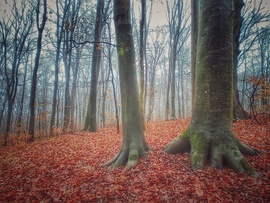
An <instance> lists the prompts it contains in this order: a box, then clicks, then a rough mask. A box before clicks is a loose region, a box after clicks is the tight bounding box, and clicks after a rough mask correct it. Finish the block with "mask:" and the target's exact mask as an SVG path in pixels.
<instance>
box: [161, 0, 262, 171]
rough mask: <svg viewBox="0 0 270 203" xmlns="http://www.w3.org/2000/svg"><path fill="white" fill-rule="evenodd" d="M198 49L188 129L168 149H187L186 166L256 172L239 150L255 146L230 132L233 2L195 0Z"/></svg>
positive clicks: (251, 150)
mask: <svg viewBox="0 0 270 203" xmlns="http://www.w3.org/2000/svg"><path fill="white" fill-rule="evenodd" d="M199 8H200V9H199V30H198V50H197V51H198V52H197V53H198V54H197V61H196V79H195V95H194V106H193V111H192V120H191V123H190V125H189V127H188V129H187V130H186V131H185V132H184V133H182V134H181V135H180V136H179V137H178V138H177V139H175V140H174V141H172V142H171V143H170V144H169V145H168V146H167V147H166V148H165V151H166V152H167V153H170V154H175V153H179V152H186V151H189V150H190V162H191V167H192V169H194V170H196V169H202V168H204V166H205V165H206V163H207V159H209V163H210V165H211V166H213V167H216V168H223V166H224V164H226V165H228V166H229V167H231V168H233V169H234V170H235V171H240V172H245V173H248V174H250V175H254V176H256V175H257V173H256V172H255V170H254V169H253V168H252V167H251V166H250V164H249V163H248V162H247V161H246V159H245V158H244V156H243V155H242V153H243V154H248V155H256V154H257V151H256V150H253V149H251V148H249V147H247V146H246V145H244V144H242V143H241V142H240V141H239V140H238V139H237V138H236V137H235V136H234V134H233V129H232V99H233V72H232V71H233V18H234V16H233V15H234V12H233V6H232V3H231V1H228V0H219V1H216V0H201V1H200V3H199Z"/></svg>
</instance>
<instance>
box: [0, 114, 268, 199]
mask: <svg viewBox="0 0 270 203" xmlns="http://www.w3.org/2000/svg"><path fill="white" fill-rule="evenodd" d="M261 122H262V124H257V123H255V122H253V123H252V120H242V121H239V122H236V123H234V131H235V134H236V135H237V136H238V137H239V138H240V140H242V141H243V142H244V143H245V144H247V145H249V146H251V147H253V148H256V149H258V150H259V151H261V154H260V155H258V156H255V157H246V158H247V160H248V161H249V162H250V163H251V164H252V166H254V168H255V169H256V170H257V172H258V173H259V175H260V176H259V177H258V178H253V177H249V176H247V175H245V174H241V173H236V172H234V171H232V170H231V169H227V168H226V169H223V170H217V169H214V168H212V167H207V168H205V169H204V170H199V171H192V170H191V168H190V163H189V155H188V154H178V155H168V154H166V153H164V152H163V151H162V149H163V148H164V147H165V146H166V145H167V144H168V143H169V142H170V141H171V140H172V139H174V138H175V137H176V136H177V135H178V134H179V133H180V132H182V131H183V130H185V128H186V127H187V125H188V123H189V119H184V120H175V121H162V122H161V121H160V122H151V123H149V124H147V126H146V131H145V136H146V139H147V142H148V143H149V146H150V147H151V151H149V152H148V153H147V156H146V157H145V158H141V159H140V162H139V165H138V166H136V167H135V168H133V169H132V170H129V171H124V168H119V169H116V170H114V171H109V170H108V167H101V165H102V164H103V163H105V162H106V161H108V160H109V159H111V158H113V157H114V156H115V154H116V153H117V152H118V151H119V149H120V147H121V140H122V135H121V134H119V135H118V134H117V133H116V129H115V128H104V129H100V130H99V131H98V132H97V133H88V132H80V133H76V134H68V135H61V136H56V137H52V138H48V139H44V140H37V141H35V142H34V143H30V144H24V143H21V144H17V145H15V146H9V147H5V148H1V149H0V202H119V203H121V202H125V203H126V202H172V203H177V202H270V163H269V160H270V119H269V118H268V119H263V118H261Z"/></svg>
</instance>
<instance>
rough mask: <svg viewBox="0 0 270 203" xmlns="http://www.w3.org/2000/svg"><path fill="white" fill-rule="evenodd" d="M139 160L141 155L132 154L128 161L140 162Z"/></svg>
mask: <svg viewBox="0 0 270 203" xmlns="http://www.w3.org/2000/svg"><path fill="white" fill-rule="evenodd" d="M138 159H139V154H138V153H132V154H130V155H129V157H128V160H129V161H136V160H138Z"/></svg>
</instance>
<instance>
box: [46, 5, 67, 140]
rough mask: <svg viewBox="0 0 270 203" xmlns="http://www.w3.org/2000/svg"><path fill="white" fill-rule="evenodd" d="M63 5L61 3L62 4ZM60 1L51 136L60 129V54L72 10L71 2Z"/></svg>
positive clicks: (57, 7)
mask: <svg viewBox="0 0 270 203" xmlns="http://www.w3.org/2000/svg"><path fill="white" fill-rule="evenodd" d="M60 3H61V2H60ZM60 3H59V0H56V1H55V5H56V33H55V35H56V36H55V38H56V54H55V65H54V90H53V100H52V114H51V125H50V135H53V134H54V129H55V127H58V126H57V125H56V122H55V117H56V113H57V96H58V86H59V78H58V77H59V61H60V54H61V53H60V52H61V44H62V42H63V37H64V29H65V22H66V21H65V20H66V17H67V13H68V10H69V8H70V3H71V0H65V1H64V2H63V5H62V4H61V6H60V5H59V4H60ZM59 7H61V8H62V9H63V10H62V15H61V12H60V8H59Z"/></svg>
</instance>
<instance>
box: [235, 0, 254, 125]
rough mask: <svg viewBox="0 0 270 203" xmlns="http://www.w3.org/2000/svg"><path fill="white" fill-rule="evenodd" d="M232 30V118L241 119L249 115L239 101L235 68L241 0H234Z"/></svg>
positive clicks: (239, 30)
mask: <svg viewBox="0 0 270 203" xmlns="http://www.w3.org/2000/svg"><path fill="white" fill-rule="evenodd" d="M233 2H234V12H235V15H234V30H233V119H234V120H235V121H236V120H241V119H247V118H249V117H250V115H249V114H248V113H247V112H246V111H245V110H244V108H243V106H242V105H241V103H240V99H239V92H238V89H237V81H238V76H237V68H238V57H239V53H240V51H239V46H240V43H239V37H240V32H241V27H242V22H243V18H242V16H241V10H242V8H243V6H244V2H243V0H234V1H233Z"/></svg>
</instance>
